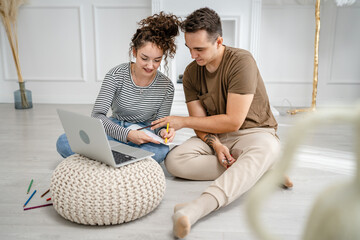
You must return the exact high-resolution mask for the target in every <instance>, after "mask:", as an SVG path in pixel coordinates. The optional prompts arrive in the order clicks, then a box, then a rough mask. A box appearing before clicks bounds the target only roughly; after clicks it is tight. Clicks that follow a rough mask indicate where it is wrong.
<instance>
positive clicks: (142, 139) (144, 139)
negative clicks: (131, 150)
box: [127, 130, 160, 145]
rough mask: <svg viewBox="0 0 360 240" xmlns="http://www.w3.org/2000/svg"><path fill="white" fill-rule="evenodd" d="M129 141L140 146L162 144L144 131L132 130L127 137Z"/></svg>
mask: <svg viewBox="0 0 360 240" xmlns="http://www.w3.org/2000/svg"><path fill="white" fill-rule="evenodd" d="M127 140H128V141H130V142H133V143H135V144H137V145H140V144H143V143H148V142H152V143H156V144H160V142H159V141H156V140H155V139H153V138H152V137H150V136H148V135H147V134H146V133H144V132H143V131H137V130H131V131H130V132H129V134H128V136H127Z"/></svg>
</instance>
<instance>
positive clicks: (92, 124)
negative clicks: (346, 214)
mask: <svg viewBox="0 0 360 240" xmlns="http://www.w3.org/2000/svg"><path fill="white" fill-rule="evenodd" d="M57 112H58V114H59V117H60V120H61V123H62V125H63V128H64V130H65V133H66V136H67V138H68V141H69V144H70V147H71V150H72V151H73V152H75V153H78V154H81V155H83V156H85V157H88V158H90V159H93V160H97V161H99V162H103V163H106V164H108V165H110V166H113V167H120V166H124V165H127V164H130V163H133V162H136V161H139V160H142V159H144V158H147V157H151V156H154V155H155V154H154V153H152V152H148V151H145V150H143V149H140V148H135V147H131V146H128V145H126V144H123V143H119V142H116V141H109V140H108V139H107V136H106V133H105V129H104V127H103V125H102V122H101V120H100V119H97V118H92V117H87V116H84V115H80V114H77V113H73V112H69V111H65V110H62V109H57Z"/></svg>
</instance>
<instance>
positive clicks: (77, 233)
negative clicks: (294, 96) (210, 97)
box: [0, 104, 355, 240]
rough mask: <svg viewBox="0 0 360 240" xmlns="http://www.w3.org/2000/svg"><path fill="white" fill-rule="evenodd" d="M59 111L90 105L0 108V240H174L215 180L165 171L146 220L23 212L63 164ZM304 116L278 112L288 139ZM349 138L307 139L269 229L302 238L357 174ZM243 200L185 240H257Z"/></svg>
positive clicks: (330, 134)
mask: <svg viewBox="0 0 360 240" xmlns="http://www.w3.org/2000/svg"><path fill="white" fill-rule="evenodd" d="M57 108H62V109H68V110H72V111H76V112H79V113H83V114H87V115H89V114H90V111H91V108H92V105H46V104H36V105H35V106H34V108H33V109H30V110H15V109H14V106H13V104H0V153H1V155H0V156H1V160H0V194H1V197H0V239H6V240H7V239H139V240H140V239H156V240H161V239H173V237H172V220H171V216H172V212H173V207H174V205H175V204H176V203H179V202H184V201H190V200H192V199H193V198H195V197H197V196H199V194H200V193H201V192H202V190H204V189H205V188H206V187H207V186H208V185H209V183H210V182H207V181H202V182H193V181H184V180H180V179H176V178H173V177H172V176H170V175H169V174H168V173H167V172H166V184H167V188H166V193H165V196H164V199H163V201H162V202H161V203H160V205H159V206H158V208H156V209H155V210H154V211H153V212H152V213H150V214H148V215H147V216H145V217H143V218H141V219H138V220H136V221H133V222H130V223H126V224H121V225H116V226H106V227H104V226H83V225H79V224H75V223H72V222H70V221H67V220H65V219H63V218H62V217H61V216H60V215H58V214H57V212H56V211H55V210H54V209H53V207H46V208H41V209H34V210H30V211H23V205H24V203H25V201H26V199H27V198H28V196H29V195H27V194H26V191H27V188H28V185H29V182H30V180H31V179H34V183H33V186H32V189H37V190H38V194H37V197H34V199H33V200H32V201H31V204H29V206H32V205H36V204H42V203H43V202H44V201H45V200H44V199H40V198H39V196H40V195H41V193H42V192H44V191H45V190H47V189H48V188H49V185H50V178H51V174H52V172H53V170H54V169H55V168H56V166H57V165H58V164H59V163H60V162H61V160H62V158H61V157H60V156H59V155H58V154H57V152H56V149H55V142H56V139H57V137H58V136H59V135H60V134H61V133H62V132H63V129H62V126H61V124H60V121H59V118H58V116H57V114H56V109H57ZM173 113H177V112H176V109H174V111H173ZM179 114H182V113H180V112H179ZM303 117H304V115H296V116H289V115H286V114H284V113H283V112H282V111H281V110H280V115H278V116H277V117H276V118H277V120H278V122H279V131H278V134H279V136H280V138H281V139H282V141H285V140H286V134H287V131H288V129H289V128H290V127H291V126H292V125H293V124H294V122H295V121H297V120H301V118H303ZM351 133H352V129H351V128H350V127H348V126H342V125H340V126H339V125H338V126H336V127H335V126H331V127H322V128H321V129H319V130H317V131H314V132H313V133H312V134H311V136H309V137H308V138H307V139H306V141H305V142H304V144H303V145H302V147H301V148H300V149H299V152H298V154H297V155H296V159H295V160H294V166H293V168H292V170H291V172H290V176H291V179H292V180H293V182H294V184H295V187H294V188H293V189H292V190H282V189H279V190H278V191H277V192H276V193H275V194H274V195H273V196H272V197H271V199H269V201H267V203H266V205H265V206H264V208H263V210H262V221H263V223H264V224H265V225H266V226H267V227H268V229H269V230H270V231H271V232H273V233H274V234H276V235H278V236H279V237H280V238H281V239H286V240H292V239H294V240H295V239H301V234H302V231H303V227H304V224H305V223H306V219H307V216H308V214H309V210H310V208H311V205H312V203H313V201H314V200H315V197H316V196H317V195H318V194H319V192H321V191H323V189H324V188H326V186H328V185H329V184H331V183H333V182H336V181H342V180H348V179H349V178H350V177H351V176H352V175H353V169H354V166H355V165H354V161H353V159H354V156H353V154H352V152H351V151H352V135H351ZM191 135H193V132H192V131H191V130H189V129H185V130H182V131H180V132H178V134H177V139H176V141H177V142H182V141H184V140H185V139H187V138H188V137H189V136H191ZM164 171H166V170H165V169H164ZM245 198H246V195H244V196H243V197H241V198H240V199H238V200H236V201H235V202H233V203H232V204H231V205H229V206H227V207H225V208H223V209H220V210H218V211H216V212H214V213H213V214H211V215H209V216H207V217H205V218H204V219H203V220H201V221H199V222H198V223H197V224H195V225H194V226H193V228H192V231H191V233H190V235H189V236H188V237H187V239H206V240H211V239H214V240H221V239H227V240H230V239H244V240H252V239H256V238H255V237H254V234H253V233H252V230H251V229H250V227H249V226H248V224H247V220H246V215H245V206H244V199H245Z"/></svg>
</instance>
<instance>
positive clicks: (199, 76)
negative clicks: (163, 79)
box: [183, 46, 277, 129]
mask: <svg viewBox="0 0 360 240" xmlns="http://www.w3.org/2000/svg"><path fill="white" fill-rule="evenodd" d="M183 85H184V92H185V99H186V102H191V101H194V100H200V101H201V104H202V105H203V107H204V108H205V109H206V111H207V115H208V116H211V115H217V114H226V101H227V96H228V93H236V94H254V99H253V101H252V103H251V106H250V109H249V112H248V114H247V116H246V119H245V121H244V123H243V125H242V126H241V127H240V129H247V128H254V127H271V128H275V129H276V128H277V122H276V120H275V118H274V116H273V114H272V112H271V110H270V104H269V98H268V96H267V93H266V89H265V85H264V82H263V80H262V78H261V76H260V73H259V69H258V68H257V65H256V62H255V60H254V58H253V57H252V55H251V53H250V52H248V51H246V50H243V49H238V48H232V47H228V46H225V52H224V56H223V59H222V60H221V63H220V65H219V67H218V69H217V70H216V71H215V72H213V73H210V72H208V71H207V70H206V68H205V66H203V67H202V66H199V65H198V64H197V63H196V61H193V62H192V63H190V64H189V65H188V66H187V67H186V69H185V72H184V76H183ZM239 104H240V103H239Z"/></svg>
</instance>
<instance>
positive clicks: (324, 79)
mask: <svg viewBox="0 0 360 240" xmlns="http://www.w3.org/2000/svg"><path fill="white" fill-rule="evenodd" d="M314 3H315V1H314V0H262V1H261V0H241V1H237V0H223V1H215V0H206V1H205V0H197V1H193V0H182V1H178V0H152V1H151V0H30V1H29V4H27V5H26V6H24V7H22V8H21V10H20V14H19V24H18V35H19V49H20V61H21V67H22V70H23V75H24V79H25V80H26V81H27V83H26V86H27V88H28V89H30V90H32V92H33V101H34V103H93V102H94V100H95V98H96V96H97V93H98V91H99V89H100V85H101V81H102V79H103V77H104V75H105V73H106V72H107V71H108V70H109V69H110V68H111V67H113V66H115V65H117V64H120V63H123V62H126V61H128V60H129V56H128V51H129V43H130V39H131V37H132V35H133V34H134V32H135V29H136V27H137V25H136V22H137V21H139V20H140V19H142V18H144V17H146V16H148V15H151V14H152V13H155V12H158V11H160V10H164V11H166V12H172V13H174V14H177V15H179V16H181V17H185V16H187V15H188V14H189V13H191V12H192V11H193V10H195V9H197V8H200V7H204V6H208V7H210V8H213V9H215V10H216V11H217V12H218V13H219V15H220V16H221V18H222V20H223V30H224V39H225V44H228V45H232V46H235V47H240V48H244V49H248V50H250V51H251V52H252V53H253V55H254V56H255V58H256V59H257V61H258V65H259V67H260V71H261V74H262V76H263V79H264V81H265V84H266V87H267V89H268V94H269V97H270V101H271V103H272V105H275V106H284V105H285V106H287V105H289V104H292V105H293V106H309V105H310V103H311V94H312V79H313V51H314V34H315V19H314V15H315V14H314ZM321 3H322V7H321V30H320V54H319V86H318V99H317V100H318V105H320V106H328V105H332V104H334V102H352V101H354V100H355V99H358V98H360V68H359V66H360V44H359V42H360V1H357V2H356V4H355V5H353V6H350V7H341V8H339V7H336V6H335V4H334V1H332V0H328V1H322V2H321ZM0 34H1V35H0V54H1V56H0V61H1V62H0V102H13V91H15V90H16V89H17V88H18V85H17V82H16V79H17V77H16V72H15V68H14V63H13V59H12V55H11V52H10V47H9V44H8V40H7V38H6V35H5V32H4V29H3V27H2V26H1V27H0ZM177 42H178V52H177V55H176V57H175V59H174V61H172V62H170V72H169V76H170V77H171V78H172V80H173V81H174V82H176V79H177V77H178V75H179V74H180V73H182V71H183V69H184V68H185V66H186V65H187V63H189V62H190V61H191V58H190V54H189V52H188V50H187V49H186V47H185V46H184V40H183V36H182V35H181V37H179V38H178V39H177ZM183 101H184V97H183V92H182V86H181V85H180V84H177V85H176V95H175V102H176V103H178V104H175V107H183V108H184V107H185V105H184V104H183Z"/></svg>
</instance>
